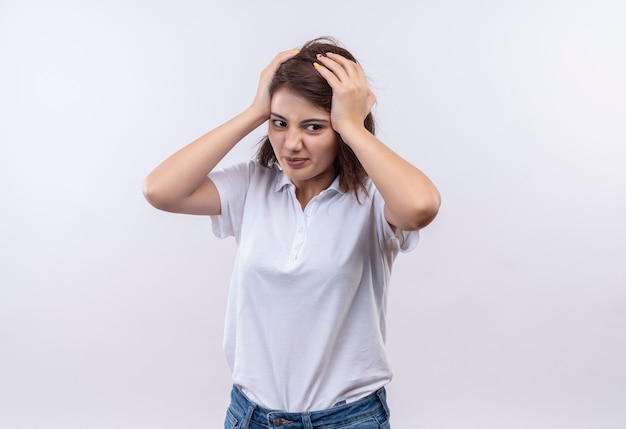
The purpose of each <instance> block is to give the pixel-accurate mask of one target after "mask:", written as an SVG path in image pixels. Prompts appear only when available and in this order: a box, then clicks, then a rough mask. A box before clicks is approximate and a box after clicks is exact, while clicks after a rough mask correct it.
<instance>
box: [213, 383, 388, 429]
mask: <svg viewBox="0 0 626 429" xmlns="http://www.w3.org/2000/svg"><path fill="white" fill-rule="evenodd" d="M230 398H231V402H230V406H229V407H228V410H227V411H226V420H225V421H224V429H268V428H269V429H274V428H280V429H321V428H324V429H390V426H389V408H388V407H387V400H386V394H385V388H382V389H380V390H379V391H377V392H376V393H372V394H371V395H369V396H366V397H365V398H363V399H360V400H358V401H356V402H352V403H349V404H339V405H335V406H334V407H332V408H329V409H327V410H322V411H312V412H307V413H288V412H284V411H276V410H267V409H264V408H261V407H259V406H258V405H256V404H255V403H254V402H252V401H250V399H248V397H247V396H246V395H244V394H243V392H242V391H241V390H239V388H238V387H237V386H233V390H232V392H231V394H230Z"/></svg>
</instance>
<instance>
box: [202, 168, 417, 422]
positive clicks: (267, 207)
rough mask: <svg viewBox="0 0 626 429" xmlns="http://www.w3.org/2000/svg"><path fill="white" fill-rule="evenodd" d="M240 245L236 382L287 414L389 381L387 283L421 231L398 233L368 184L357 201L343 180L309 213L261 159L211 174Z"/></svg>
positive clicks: (225, 227)
mask: <svg viewBox="0 0 626 429" xmlns="http://www.w3.org/2000/svg"><path fill="white" fill-rule="evenodd" d="M209 177H210V178H211V180H212V181H213V182H214V183H215V185H216V187H217V190H218V192H219V195H220V199H221V206H222V213H221V215H219V216H212V221H213V232H214V233H215V235H216V236H218V237H220V238H223V237H227V236H234V237H235V239H236V241H237V244H238V250H237V257H236V260H235V266H234V269H233V276H232V282H231V287H230V294H229V299H228V306H227V310H226V324H225V335H224V349H225V353H226V358H227V360H228V364H229V365H230V368H231V370H232V376H233V382H234V383H235V384H236V385H238V386H239V387H240V388H241V389H242V390H243V392H244V393H245V394H246V395H247V396H248V397H249V398H250V399H251V400H252V401H254V402H256V403H257V404H258V405H260V406H262V407H264V408H269V409H277V410H285V411H290V412H304V411H314V410H321V409H326V408H330V407H332V406H333V405H334V404H336V403H337V402H339V401H343V400H345V401H346V402H348V403H349V402H353V401H355V400H358V399H360V398H362V397H364V396H367V395H368V394H370V393H372V392H374V391H376V390H378V389H379V388H381V387H382V386H384V385H385V384H387V383H388V382H389V381H390V380H391V376H392V373H391V369H390V367H389V363H388V361H387V357H386V354H385V350H384V343H385V311H386V295H387V284H388V281H389V275H390V273H391V266H392V263H393V260H394V258H395V257H396V255H397V254H398V252H399V251H408V250H411V249H413V248H414V247H415V245H417V242H418V238H419V236H418V233H417V231H413V232H398V234H397V235H396V234H394V233H393V231H392V230H391V228H390V227H389V224H388V223H387V221H386V220H385V217H384V213H383V207H384V202H383V199H382V197H381V196H380V194H379V193H378V191H377V190H376V188H375V187H374V185H373V183H372V182H371V180H369V179H368V180H367V190H368V192H369V197H367V196H365V195H362V196H361V197H360V200H361V203H360V204H359V203H357V201H356V199H355V197H354V194H353V193H352V192H348V193H345V192H342V191H341V190H340V189H339V179H338V178H337V179H335V181H334V182H333V183H332V184H331V186H330V187H329V188H328V189H326V190H324V191H323V192H321V193H320V194H319V195H318V196H316V197H315V198H313V199H312V200H311V201H310V202H309V204H308V205H307V206H306V207H305V209H304V210H302V207H301V206H300V203H299V202H298V200H297V199H296V195H295V187H294V185H293V184H292V183H291V181H290V180H289V178H288V177H287V176H285V175H284V174H283V172H282V171H281V170H280V168H279V167H277V166H275V167H273V168H266V167H263V166H261V165H260V164H258V163H257V162H256V161H250V162H249V163H244V164H238V165H234V166H232V167H229V168H227V169H224V170H221V171H216V172H213V173H211V174H210V176H209Z"/></svg>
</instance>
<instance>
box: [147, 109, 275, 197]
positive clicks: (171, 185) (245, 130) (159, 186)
mask: <svg viewBox="0 0 626 429" xmlns="http://www.w3.org/2000/svg"><path fill="white" fill-rule="evenodd" d="M266 119H267V118H266V117H265V116H264V114H263V113H262V112H258V111H256V110H254V109H252V108H249V109H246V110H245V111H243V112H242V113H240V114H239V115H237V116H235V117H234V118H232V119H231V120H229V121H228V122H226V123H224V124H222V125H220V126H219V127H217V128H215V129H214V130H212V131H209V132H208V133H206V134H204V135H203V136H201V137H200V138H198V139H196V140H195V141H193V142H192V143H190V144H188V145H187V146H185V147H183V148H182V149H180V150H179V151H177V152H176V153H174V154H173V155H171V156H170V157H169V158H167V159H166V160H165V161H163V162H162V163H161V164H160V165H159V166H158V167H157V168H155V169H154V171H152V172H151V173H150V174H149V175H148V177H147V178H146V179H145V181H144V186H143V189H144V194H145V195H146V198H148V200H158V201H168V202H171V201H177V200H180V199H184V198H186V197H188V196H189V195H191V194H192V193H193V192H194V191H195V190H196V189H197V188H198V187H199V186H200V185H201V184H202V183H203V181H204V180H205V179H206V177H207V175H208V174H209V173H210V172H211V171H212V170H213V169H214V168H215V166H216V165H217V164H218V163H219V162H220V160H221V159H222V158H223V157H224V156H225V155H226V154H227V153H228V152H229V151H230V150H231V149H232V148H233V147H234V146H235V145H236V144H237V143H238V142H239V141H240V140H241V139H243V138H244V137H245V136H246V135H248V134H249V133H250V132H251V131H253V130H254V129H255V128H257V127H258V126H259V125H261V124H262V123H263V122H264V121H265V120H266Z"/></svg>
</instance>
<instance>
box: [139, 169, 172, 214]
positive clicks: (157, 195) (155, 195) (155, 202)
mask: <svg viewBox="0 0 626 429" xmlns="http://www.w3.org/2000/svg"><path fill="white" fill-rule="evenodd" d="M141 192H142V193H143V196H144V198H145V199H146V201H148V203H150V205H151V206H152V207H154V208H156V209H159V210H165V211H168V201H167V198H165V193H164V192H163V191H162V190H161V189H160V188H159V186H157V184H155V183H154V181H153V180H151V178H150V176H148V177H146V179H145V180H144V181H143V184H142V186H141Z"/></svg>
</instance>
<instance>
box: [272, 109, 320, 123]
mask: <svg viewBox="0 0 626 429" xmlns="http://www.w3.org/2000/svg"><path fill="white" fill-rule="evenodd" d="M270 115H271V116H275V117H276V118H278V119H281V120H283V121H285V122H289V121H288V120H287V118H285V117H284V116H283V115H279V114H278V113H274V112H271V113H270ZM311 122H325V123H330V121H329V120H328V119H320V118H307V119H303V120H301V121H300V125H305V124H309V123H311Z"/></svg>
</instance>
